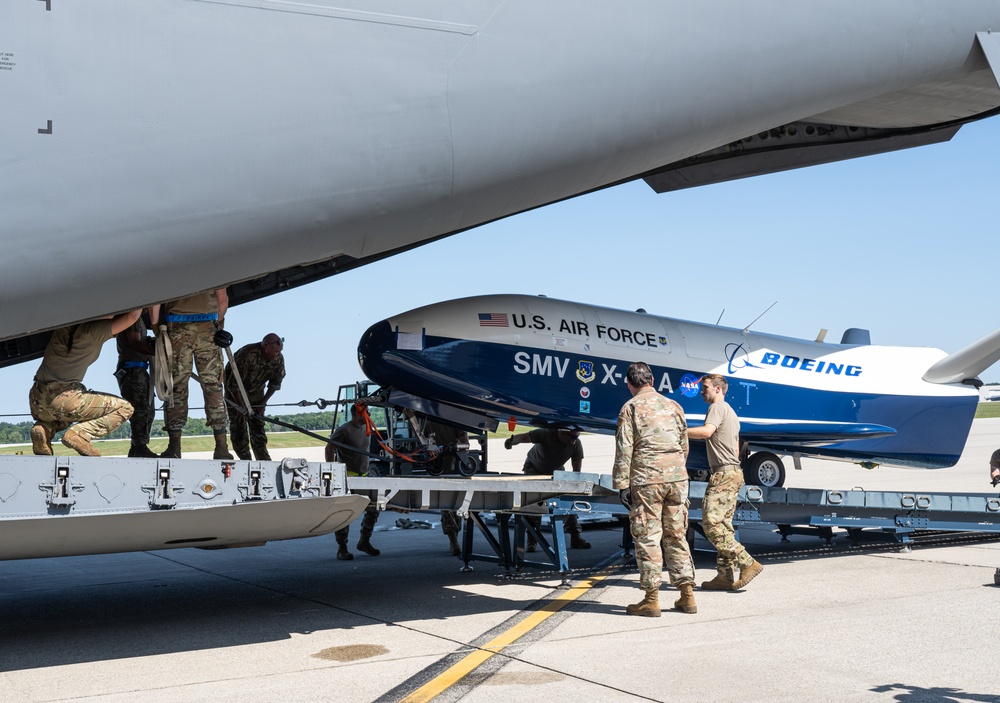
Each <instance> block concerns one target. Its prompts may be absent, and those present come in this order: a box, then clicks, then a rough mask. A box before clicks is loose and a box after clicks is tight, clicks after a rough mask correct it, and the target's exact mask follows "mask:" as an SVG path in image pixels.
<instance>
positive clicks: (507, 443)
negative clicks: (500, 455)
mask: <svg viewBox="0 0 1000 703" xmlns="http://www.w3.org/2000/svg"><path fill="white" fill-rule="evenodd" d="M513 446H514V438H513V437H508V438H507V439H505V440H504V441H503V448H504V449H510V448H511V447H513Z"/></svg>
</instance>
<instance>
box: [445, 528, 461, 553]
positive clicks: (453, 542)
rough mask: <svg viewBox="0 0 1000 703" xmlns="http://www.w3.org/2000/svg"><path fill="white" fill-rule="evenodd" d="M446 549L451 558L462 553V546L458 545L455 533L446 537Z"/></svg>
mask: <svg viewBox="0 0 1000 703" xmlns="http://www.w3.org/2000/svg"><path fill="white" fill-rule="evenodd" d="M448 547H449V548H450V549H451V555H452V556H453V557H457V556H459V555H460V554H461V553H462V545H460V544H459V543H458V535H456V534H455V533H452V534H450V535H448Z"/></svg>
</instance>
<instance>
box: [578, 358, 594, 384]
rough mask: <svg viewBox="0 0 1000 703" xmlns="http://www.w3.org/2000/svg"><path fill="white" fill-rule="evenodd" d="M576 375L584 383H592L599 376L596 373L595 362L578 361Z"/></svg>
mask: <svg viewBox="0 0 1000 703" xmlns="http://www.w3.org/2000/svg"><path fill="white" fill-rule="evenodd" d="M576 377H577V378H578V379H580V380H581V381H582V382H583V383H590V382H591V381H593V380H594V379H595V378H597V374H595V373H594V362H593V361H578V362H577V363H576Z"/></svg>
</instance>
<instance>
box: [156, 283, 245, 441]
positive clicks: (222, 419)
mask: <svg viewBox="0 0 1000 703" xmlns="http://www.w3.org/2000/svg"><path fill="white" fill-rule="evenodd" d="M228 306H229V297H228V296H227V294H226V290H225V288H220V289H218V290H214V291H206V292H204V293H199V294H198V295H190V296H188V297H187V298H181V299H180V300H174V301H172V302H169V303H164V304H163V320H164V322H165V323H166V325H167V336H168V337H169V339H170V346H171V348H172V352H173V355H172V357H171V360H170V375H171V377H172V378H173V402H172V403H168V404H167V407H166V408H165V409H164V412H163V414H164V423H163V424H164V427H165V428H166V430H167V436H168V437H169V438H170V443H169V444H168V445H167V450H166V451H165V452H163V454H161V455H160V456H163V457H168V458H173V459H180V458H181V432H182V431H183V430H184V425H186V424H187V419H188V381H189V380H190V378H191V367H192V360H193V361H194V366H195V367H196V368H197V369H198V378H199V379H200V380H201V390H202V394H203V396H204V398H205V424H207V425H208V426H209V427H211V428H212V432H213V434H214V435H215V452H214V454H213V458H215V459H232V458H233V455H232V454H230V453H229V446H228V445H227V443H226V429H227V425H228V419H227V417H226V405H225V402H224V401H223V399H222V350H220V349H219V347H218V346H217V345H216V343H215V333H216V332H217V331H218V330H219V329H221V328H222V321H223V318H224V317H225V315H226V309H227V308H228ZM159 308H160V306H158V305H157V306H154V307H153V308H151V309H150V316H151V317H152V319H153V326H154V327H156V325H157V323H158V321H159V318H160V310H159Z"/></svg>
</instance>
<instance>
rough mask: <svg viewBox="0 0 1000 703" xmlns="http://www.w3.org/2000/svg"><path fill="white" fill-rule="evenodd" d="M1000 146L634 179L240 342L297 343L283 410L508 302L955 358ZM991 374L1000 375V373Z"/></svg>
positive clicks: (991, 244) (109, 358)
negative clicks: (391, 327)
mask: <svg viewBox="0 0 1000 703" xmlns="http://www.w3.org/2000/svg"><path fill="white" fill-rule="evenodd" d="M998 144H1000V118H993V119H991V120H986V121H984V122H981V123H977V124H972V125H967V126H965V127H963V128H962V129H961V130H960V131H959V133H958V135H957V136H956V137H955V138H954V139H953V140H952V141H951V142H949V143H946V144H941V145H936V146H930V147H923V148H920V149H910V150H906V151H900V152H895V153H892V154H887V155H882V156H873V157H868V158H863V159H854V160H851V161H844V162H841V163H837V164H829V165H825V166H818V167H814V168H808V169H801V170H796V171H790V172H787V173H782V174H776V175H771V176H764V177H760V178H753V179H747V180H740V181H735V182H732V183H724V184H719V185H713V186H708V187H704V188H695V189H692V190H687V191H681V192H679V193H672V194H665V195H656V194H655V193H654V192H653V191H652V190H651V189H650V188H649V187H648V186H646V184H645V183H643V182H636V183H631V184H627V185H624V186H619V187H617V188H611V189H608V190H604V191H601V192H598V193H593V194H591V195H587V196H583V197H579V198H575V199H573V200H570V201H567V202H564V203H560V204H556V205H550V206H548V207H544V208H541V209H539V210H535V211H533V212H529V213H525V214H521V215H516V216H514V217H510V218H507V219H506V220H503V221H500V222H496V223H493V224H490V225H485V226H483V227H479V228H477V229H474V230H471V231H469V232H465V233H463V234H459V235H456V236H454V237H450V238H448V239H445V240H443V241H440V242H437V243H435V244H429V245H427V246H424V247H421V248H419V249H416V250H415V251H411V252H408V253H406V254H401V255H399V256H396V257H393V258H391V259H388V260H385V261H382V262H379V263H376V264H373V265H370V266H366V267H363V268H361V269H358V270H355V271H350V272H348V273H345V274H342V275H339V276H334V277H332V278H330V279H327V280H325V281H321V282H318V283H314V284H312V285H309V286H305V287H304V288H300V289H297V290H293V291H288V292H285V293H281V294H278V295H276V296H272V297H270V298H267V299H265V300H261V301H257V302H255V303H249V304H246V305H241V306H238V307H236V308H234V309H233V310H232V311H231V312H230V313H229V314H228V315H227V318H226V319H227V328H228V329H229V330H230V331H231V332H232V333H233V334H234V335H235V337H236V344H235V345H234V347H238V346H240V345H242V344H246V343H248V342H252V341H257V340H259V339H260V338H261V337H262V336H263V335H264V334H265V333H267V332H270V331H274V332H277V333H278V334H281V335H283V336H284V337H286V342H285V360H286V366H287V370H288V376H287V378H286V380H285V383H284V385H283V387H282V389H281V391H279V392H278V393H277V394H276V395H275V396H274V398H273V399H272V406H271V412H274V413H280V412H298V411H299V410H298V409H294V408H281V407H279V404H282V403H294V402H297V401H299V400H303V399H305V400H315V399H316V398H319V397H323V398H327V399H332V398H334V397H336V388H337V386H338V385H339V384H342V383H350V382H353V381H355V380H358V379H359V378H361V370H360V368H359V367H358V363H357V355H356V348H357V342H358V340H359V338H360V337H361V334H362V333H363V332H364V331H365V329H367V328H368V326H369V325H371V324H372V323H373V322H376V321H378V320H381V319H384V318H386V317H388V316H390V315H394V314H397V313H400V312H403V311H406V310H409V309H412V308H415V307H419V306H421V305H426V304H430V303H435V302H440V301H444V300H449V299H452V298H460V297H465V296H471V295H484V294H493V293H525V294H539V293H541V294H545V295H548V296H550V297H554V298H562V299H566V300H574V301H579V302H585V303H591V304H596V305H605V306H609V307H617V308H623V309H629V310H634V309H636V308H639V307H642V308H645V309H646V310H647V311H648V312H649V313H651V314H656V315H663V316H668V317H677V318H681V319H686V320H696V321H700V322H715V321H716V319H718V317H719V314H720V313H721V312H722V311H723V310H725V314H724V315H723V317H722V320H721V324H723V325H728V326H733V327H742V326H745V325H747V324H748V323H750V322H751V321H752V320H753V319H754V318H755V317H757V316H758V315H759V314H760V313H761V312H762V311H764V310H765V309H766V308H767V307H768V306H769V305H770V304H771V303H773V302H775V301H777V305H775V306H774V308H773V309H771V311H770V312H768V313H767V314H766V315H764V317H763V318H761V320H760V321H759V322H757V323H756V324H755V325H754V329H757V330H759V331H761V332H769V333H774V334H782V335H787V336H792V337H802V338H807V339H814V338H815V337H816V334H817V332H818V331H819V330H820V328H824V327H825V328H827V329H829V335H828V337H827V339H828V340H830V341H839V339H840V335H841V334H842V333H843V331H844V330H845V329H846V328H848V327H864V328H868V329H869V330H871V335H872V342H873V343H875V344H886V345H906V346H910V345H912V346H930V347H937V348H939V349H943V350H945V351H947V352H953V351H956V350H958V349H960V348H961V347H963V346H965V345H966V344H968V343H969V342H971V341H973V340H975V339H978V338H979V337H981V336H983V335H985V334H986V333H988V332H990V331H992V330H993V329H995V328H997V327H1000V310H998V307H997V299H998V293H1000V257H998V252H1000V245H998V243H997V227H998V224H997V208H996V202H997V191H998V186H1000V175H998V171H997V159H996V154H997V153H998V152H997V146H998ZM711 277H714V278H716V280H717V281H718V283H716V284H710V283H709V278H711ZM114 364H115V352H114V344H112V343H108V345H107V346H106V347H105V351H104V353H103V354H102V356H101V359H100V360H99V361H98V363H97V364H95V365H94V366H93V367H91V369H90V371H89V373H88V374H87V377H86V379H85V380H84V382H85V383H86V384H87V385H88V386H89V387H91V388H93V389H95V390H106V391H111V392H115V393H117V384H116V383H115V380H114V378H113V377H112V375H111V374H112V372H113V371H114ZM37 365H38V362H30V363H27V364H22V365H20V366H16V367H13V368H9V369H0V414H5V415H9V414H14V413H25V417H20V418H19V417H5V418H0V419H4V420H7V421H13V422H17V421H21V420H25V419H28V417H27V415H26V413H27V393H28V389H29V387H30V385H31V379H32V376H33V375H34V372H35V369H36V367H37ZM982 378H983V380H984V381H986V382H991V381H1000V364H998V365H995V366H993V367H992V368H991V369H990V370H988V371H987V372H986V373H984V374H983V375H982ZM192 391H193V393H192V395H193V399H197V398H198V395H197V394H196V393H195V392H194V391H195V389H193V388H192ZM199 404H200V403H199ZM304 410H306V411H309V410H315V408H305V409H304ZM193 414H200V411H197V412H196V413H193Z"/></svg>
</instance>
